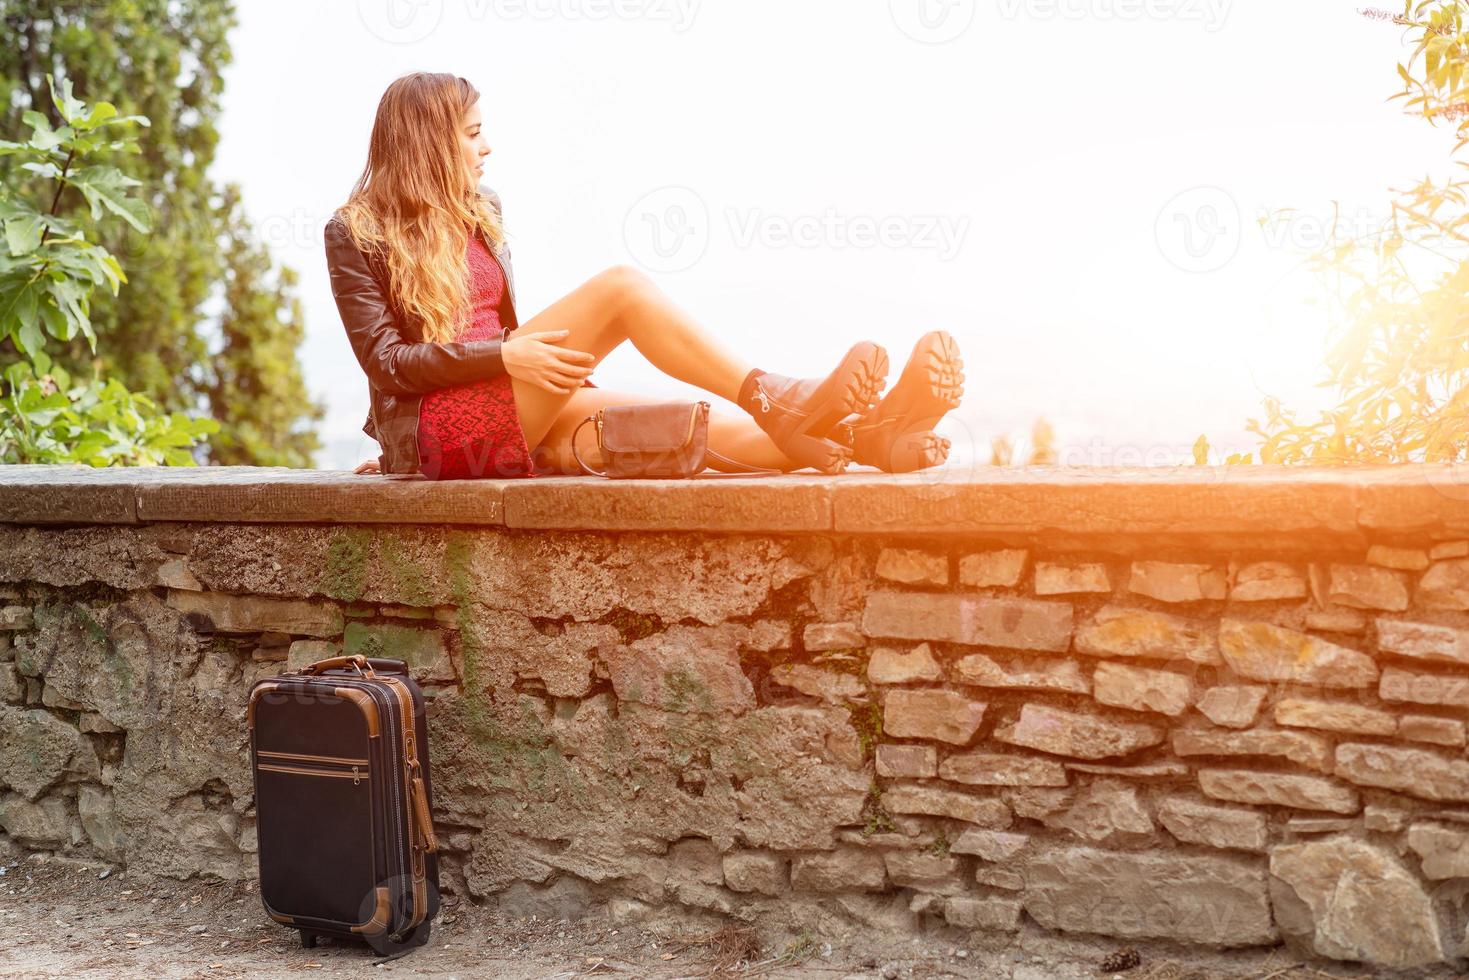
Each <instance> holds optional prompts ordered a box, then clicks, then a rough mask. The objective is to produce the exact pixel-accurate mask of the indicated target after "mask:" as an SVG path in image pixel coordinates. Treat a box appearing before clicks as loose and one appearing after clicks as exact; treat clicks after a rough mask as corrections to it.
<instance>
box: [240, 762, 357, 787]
mask: <svg viewBox="0 0 1469 980" xmlns="http://www.w3.org/2000/svg"><path fill="white" fill-rule="evenodd" d="M255 768H257V769H259V770H261V771H262V772H288V773H291V774H293V775H296V776H330V777H333V778H335V779H350V780H352V785H353V786H356V785H357V784H359V783H361V782H362V780H364V779H368V778H370V774H368V773H365V772H363V771H362V769H363V768H364V767H362V766H353V767H352V771H351V772H342V771H339V770H336V769H326V768H316V767H314V766H281V765H272V764H270V763H268V762H258V763H256V764H255Z"/></svg>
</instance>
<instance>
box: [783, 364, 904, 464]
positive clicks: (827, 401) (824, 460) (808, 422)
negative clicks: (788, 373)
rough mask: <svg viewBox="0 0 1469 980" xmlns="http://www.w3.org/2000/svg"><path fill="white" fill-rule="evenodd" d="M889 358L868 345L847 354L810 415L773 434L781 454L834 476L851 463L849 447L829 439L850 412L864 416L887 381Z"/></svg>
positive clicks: (824, 385) (820, 391) (821, 390)
mask: <svg viewBox="0 0 1469 980" xmlns="http://www.w3.org/2000/svg"><path fill="white" fill-rule="evenodd" d="M887 372H888V355H887V351H886V350H884V349H883V348H882V347H881V346H879V345H877V344H874V343H872V342H871V341H866V340H864V341H859V342H858V343H856V344H853V345H852V347H851V349H850V350H848V351H847V353H846V356H845V357H843V358H842V362H841V363H840V364H838V365H837V367H836V369H835V370H833V371H832V372H831V374H829V375H827V376H826V380H825V381H823V382H822V384H821V386H820V387H819V388H818V389H817V390H816V395H815V397H814V399H813V402H814V403H813V405H812V407H811V410H810V412H809V413H808V414H807V415H806V416H805V417H804V418H799V419H797V420H796V421H795V423H794V424H793V425H791V426H790V427H789V428H788V429H786V430H785V431H784V432H781V433H779V434H778V435H777V434H772V439H773V440H774V441H775V444H776V445H777V446H778V447H779V449H780V451H781V452H782V453H784V454H785V455H787V456H789V457H790V458H791V460H793V461H794V462H796V463H798V464H800V465H799V467H797V468H800V467H806V466H809V467H812V468H813V469H816V470H820V471H821V472H822V473H827V474H836V473H840V472H841V471H842V470H844V469H846V467H847V464H848V463H850V462H851V461H852V447H851V446H849V445H845V444H844V443H842V442H839V441H837V440H836V439H832V438H830V437H829V433H830V432H831V430H832V429H834V428H835V427H836V426H837V423H839V422H841V421H842V419H844V418H846V417H847V416H848V415H850V414H852V413H853V412H859V413H860V412H866V411H868V410H869V409H870V408H871V407H872V404H873V400H874V399H875V398H877V395H878V393H879V392H880V391H882V386H883V384H884V383H885V382H886V381H887Z"/></svg>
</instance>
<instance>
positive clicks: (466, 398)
mask: <svg viewBox="0 0 1469 980" xmlns="http://www.w3.org/2000/svg"><path fill="white" fill-rule="evenodd" d="M466 252H467V254H466V260H467V261H468V263H469V272H470V316H469V321H468V323H466V324H465V326H464V328H463V329H461V330H460V332H459V335H458V336H456V337H455V338H454V339H455V340H456V341H459V342H461V343H462V342H468V341H471V340H494V339H495V338H496V337H499V336H501V335H502V334H503V333H504V327H503V326H502V324H503V323H504V322H507V321H509V320H510V318H511V310H510V296H509V292H508V291H507V290H506V288H505V272H504V269H503V268H501V266H500V263H499V262H498V261H497V260H496V259H495V257H494V256H493V255H492V254H490V250H489V248H488V247H486V245H485V243H484V241H483V240H482V239H481V238H480V236H478V235H470V236H469V246H468V248H467V249H466ZM582 385H583V387H590V388H595V387H596V385H594V384H592V382H591V381H590V380H585V381H583V382H582ZM418 458H419V470H420V472H422V473H423V474H424V475H425V476H427V477H428V478H429V479H430V480H463V479H474V478H478V477H492V478H498V477H521V476H536V475H537V472H536V465H535V462H534V461H533V460H532V459H531V454H530V447H529V446H527V445H526V441H525V432H524V431H523V430H522V429H521V427H520V416H519V414H518V413H517V412H516V408H515V394H514V392H513V390H512V389H511V382H510V375H509V374H499V375H496V376H495V377H493V378H489V379H487V380H484V381H475V382H471V383H470V384H463V385H454V386H453V387H449V388H440V389H438V390H436V391H431V392H429V393H428V394H426V395H424V396H423V401H422V404H421V406H420V409H419V415H418Z"/></svg>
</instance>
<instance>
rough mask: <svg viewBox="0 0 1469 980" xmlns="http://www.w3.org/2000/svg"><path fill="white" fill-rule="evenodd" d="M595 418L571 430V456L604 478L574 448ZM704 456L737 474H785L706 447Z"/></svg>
mask: <svg viewBox="0 0 1469 980" xmlns="http://www.w3.org/2000/svg"><path fill="white" fill-rule="evenodd" d="M596 418H597V416H595V415H588V416H587V417H586V418H584V419H582V420H581V421H580V422H578V423H577V426H576V428H575V429H573V430H572V433H571V455H573V456H575V457H576V462H577V465H578V466H580V467H581V468H582V470H583V471H584V472H586V474H587V475H588V476H606V475H607V474H606V473H604V472H603V471H602V470H598V469H593V468H592V467H591V466H588V465H587V461H586V460H584V459H582V458H581V453H580V452H579V451H578V450H577V448H576V437H577V435H578V434H579V433H580V432H581V430H582V426H584V425H586V424H587V423H588V422H592V421H595V420H596ZM704 455H705V456H706V457H710V456H712V457H713V458H714V459H717V460H719V461H720V462H721V463H724V464H725V465H726V466H732V467H734V468H735V472H737V473H769V474H779V473H784V472H785V471H784V470H777V469H770V468H769V467H765V466H752V465H751V464H749V463H741V462H740V461H739V460H737V459H730V458H729V457H728V456H725V455H724V454H723V453H717V452H715V451H714V450H712V449H710V448H708V447H707V446H706V447H705V449H704Z"/></svg>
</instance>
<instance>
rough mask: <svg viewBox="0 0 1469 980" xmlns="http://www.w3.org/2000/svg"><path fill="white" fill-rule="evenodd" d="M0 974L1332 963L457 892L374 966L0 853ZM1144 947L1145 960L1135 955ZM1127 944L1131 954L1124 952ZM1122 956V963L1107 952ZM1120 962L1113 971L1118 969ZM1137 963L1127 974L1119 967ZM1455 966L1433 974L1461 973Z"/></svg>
mask: <svg viewBox="0 0 1469 980" xmlns="http://www.w3.org/2000/svg"><path fill="white" fill-rule="evenodd" d="M0 871H3V874H0V937H3V939H0V976H3V977H7V978H31V977H77V978H112V977H148V978H150V980H175V978H184V977H251V978H254V977H286V976H293V977H295V976H299V975H301V974H302V973H303V972H312V971H320V973H321V974H324V975H330V976H344V977H346V976H372V975H377V976H382V975H383V974H389V973H391V974H397V975H399V976H429V977H446V978H447V977H496V978H506V980H529V978H566V980H570V978H580V977H637V978H643V977H656V978H674V977H689V978H693V977H699V978H713V977H730V978H732V977H756V976H758V977H782V978H783V977H793V978H817V977H821V978H830V980H838V978H846V977H851V978H857V977H862V978H868V977H871V978H884V980H885V978H898V977H901V978H914V977H996V978H1007V980H1008V978H1013V980H1052V978H1059V980H1072V978H1083V977H1119V978H1123V980H1185V978H1189V980H1193V978H1197V980H1225V978H1247V977H1248V978H1256V980H1265V978H1270V980H1307V978H1310V980H1316V978H1323V977H1362V976H1370V975H1373V974H1372V973H1371V972H1370V971H1366V970H1362V969H1356V968H1353V967H1351V966H1348V965H1343V966H1340V967H1332V968H1330V969H1329V970H1323V969H1320V968H1319V967H1316V966H1305V965H1302V964H1299V963H1298V962H1297V961H1296V959H1295V958H1294V957H1292V956H1290V955H1289V954H1287V953H1286V952H1285V951H1284V950H1280V949H1277V950H1263V951H1253V952H1231V953H1208V952H1203V953H1201V952H1197V951H1193V950H1188V951H1184V950H1181V949H1179V948H1176V947H1161V946H1157V945H1150V944H1136V945H1133V946H1129V945H1128V944H1127V943H1125V942H1122V941H1113V940H1099V939H1096V938H1095V937H1091V938H1086V939H1058V938H1056V937H1054V936H1049V935H1045V934H1042V933H1040V932H1039V931H1033V932H1022V933H1020V934H1019V935H1017V936H1015V937H1004V938H1001V939H998V940H995V944H994V945H990V946H986V947H985V948H980V947H977V946H973V945H967V944H965V943H963V942H959V943H957V944H956V942H955V939H954V936H957V935H961V934H960V933H953V934H952V935H949V936H947V937H945V936H940V935H933V936H927V937H924V938H920V939H914V940H903V941H898V940H892V941H884V940H882V939H880V938H875V937H874V936H873V935H871V934H870V932H865V931H864V930H861V929H854V930H853V933H852V935H851V936H850V937H849V938H846V939H843V940H841V941H839V942H836V941H823V940H816V939H812V938H811V937H809V936H805V937H795V938H775V937H766V936H760V935H757V934H756V933H755V932H754V931H753V930H750V929H744V928H735V927H725V928H723V929H718V930H715V931H712V932H706V933H697V932H690V933H684V934H666V933H665V934H661V935H660V934H655V933H653V932H649V931H645V930H643V929H639V928H636V927H632V926H626V925H624V926H622V927H620V928H619V927H614V926H613V925H612V924H611V923H610V922H609V921H608V918H607V916H606V914H605V913H593V914H589V915H586V916H584V917H582V918H580V919H578V920H575V921H566V920H561V919H553V918H545V917H517V916H515V915H511V914H508V913H506V912H505V911H503V910H500V909H496V908H492V907H488V906H477V905H469V904H467V903H463V902H457V901H456V900H455V897H454V896H446V897H445V899H444V910H443V913H442V915H441V917H440V920H439V921H438V922H437V923H435V927H434V933H433V937H432V939H431V940H430V941H429V944H428V945H427V946H425V947H422V948H420V949H418V950H415V951H414V952H412V953H410V954H409V955H407V956H405V957H403V958H401V959H397V960H393V961H391V962H387V963H383V964H381V965H374V960H377V959H379V958H380V957H378V955H377V954H376V953H374V952H373V951H372V950H370V949H369V948H368V947H367V946H366V945H363V944H351V943H347V944H340V945H339V944H337V943H336V942H334V941H332V940H329V939H323V940H322V941H321V943H320V945H319V946H318V947H317V948H315V949H303V948H301V946H300V944H299V940H298V937H297V934H296V933H295V932H294V931H292V930H289V929H286V928H284V927H282V926H280V925H277V924H276V923H274V922H272V921H271V920H270V919H268V918H266V916H265V914H264V912H263V911H262V909H261V906H260V900H259V896H258V894H256V892H255V891H254V889H253V887H252V886H251V885H250V884H249V883H239V884H235V883H221V882H216V881H199V880H192V881H164V880H152V881H142V880H136V879H134V878H131V877H129V876H128V875H127V874H126V873H121V872H115V871H112V870H111V869H108V868H106V867H105V866H87V865H81V864H78V863H73V862H63V861H58V860H50V861H40V860H37V859H36V858H30V859H26V860H22V861H20V862H19V863H10V864H8V865H5V864H0ZM1129 950H1131V951H1133V952H1135V953H1136V955H1137V960H1138V962H1137V963H1136V965H1133V966H1128V962H1129V961H1130V960H1131V959H1132V958H1133V956H1132V952H1129ZM1119 954H1120V955H1119ZM1109 957H1114V958H1115V959H1114V960H1113V962H1111V963H1106V962H1105V961H1106V960H1107V959H1108V958H1109ZM1104 967H1107V968H1104ZM1118 967H1122V969H1118ZM1453 975H1454V974H1453V973H1452V972H1451V971H1444V972H1425V973H1418V974H1415V976H1420V977H1434V978H1438V977H1450V976H1453Z"/></svg>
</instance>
